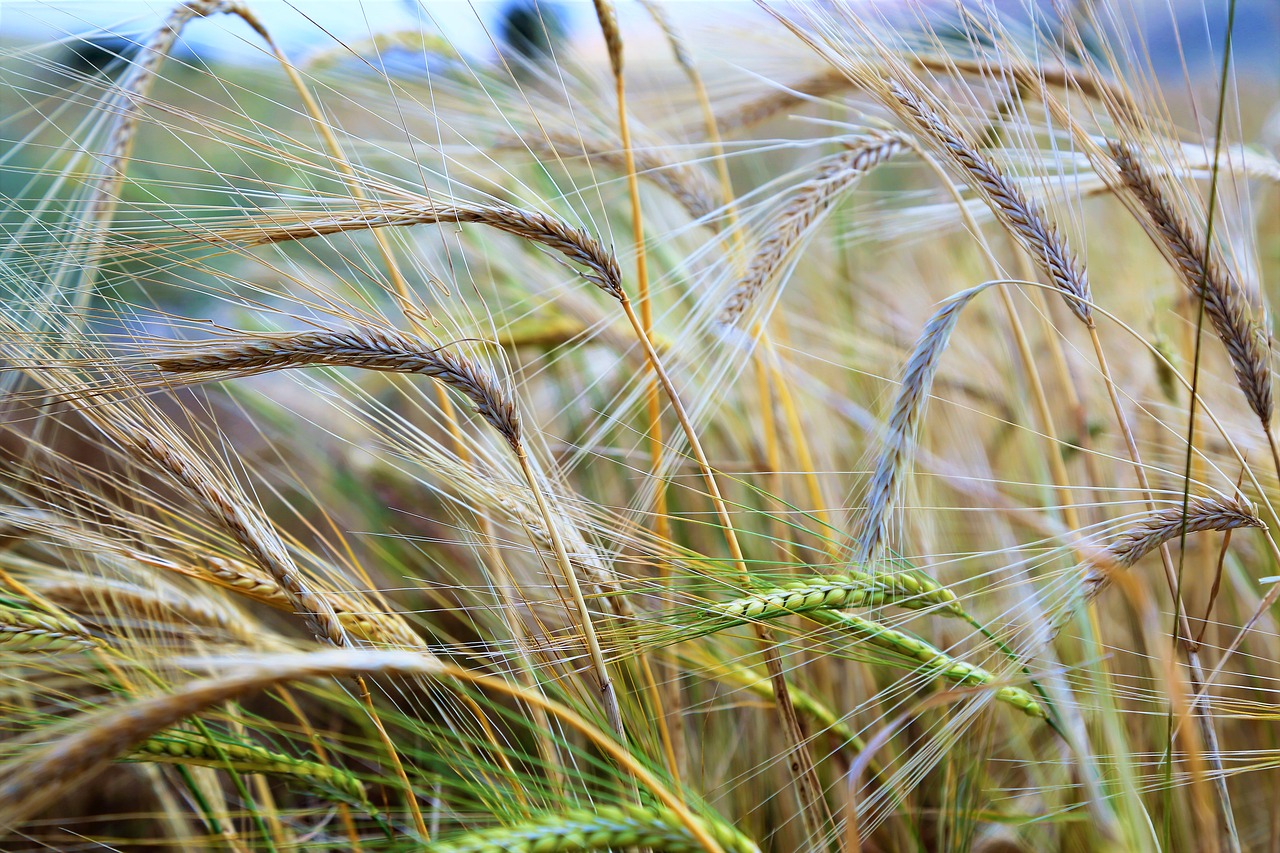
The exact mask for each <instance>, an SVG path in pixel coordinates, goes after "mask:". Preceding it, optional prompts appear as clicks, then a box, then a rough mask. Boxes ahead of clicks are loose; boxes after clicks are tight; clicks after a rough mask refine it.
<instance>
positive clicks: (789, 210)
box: [719, 133, 906, 326]
mask: <svg viewBox="0 0 1280 853" xmlns="http://www.w3.org/2000/svg"><path fill="white" fill-rule="evenodd" d="M846 145H847V147H848V150H846V151H844V152H842V153H840V154H837V155H835V156H833V157H831V158H829V159H828V160H826V161H824V162H823V164H822V166H821V167H820V168H819V169H818V173H817V174H816V175H814V176H813V177H812V178H810V179H809V180H807V181H805V182H804V183H803V184H801V185H800V186H799V187H797V188H796V190H795V193H794V194H793V195H792V197H791V200H790V201H789V202H787V205H786V207H784V208H783V210H782V212H781V213H780V214H779V215H778V218H777V219H776V220H774V221H772V222H770V224H769V233H768V236H767V237H765V238H764V240H762V241H761V242H760V245H759V247H758V248H757V249H756V251H755V254H753V255H752V256H751V260H750V261H749V262H748V263H747V270H746V272H745V273H743V275H742V277H741V278H740V279H738V281H737V282H736V283H735V284H734V285H733V287H732V288H731V289H730V291H729V296H728V298H727V299H726V300H725V304H724V307H723V308H722V309H721V311H720V318H719V319H720V322H721V323H723V324H724V325H726V326H730V325H733V324H734V323H736V322H737V321H738V319H739V318H741V317H742V315H743V314H744V313H746V311H747V309H749V308H750V307H751V305H752V304H753V303H754V302H755V301H756V299H757V298H758V297H759V295H760V293H761V292H762V291H763V290H764V289H765V288H766V287H767V286H768V285H769V283H770V282H771V281H772V280H773V279H774V278H775V277H776V276H777V275H778V272H779V270H780V269H781V268H782V266H783V264H784V263H785V262H786V260H787V259H788V258H789V257H790V256H791V255H792V254H793V253H794V252H795V251H796V247H797V245H798V244H799V242H800V240H801V239H802V238H803V237H804V236H805V234H806V233H808V232H809V229H810V227H811V226H812V225H813V224H814V222H815V221H816V220H817V219H818V218H819V217H820V216H822V214H823V213H825V212H826V211H827V210H829V209H830V207H831V205H832V204H834V203H835V200H836V199H837V198H838V197H839V196H840V194H841V193H843V192H844V191H845V190H848V189H849V188H850V187H851V186H853V184H854V183H855V182H856V181H857V180H858V179H859V178H861V177H862V176H863V175H865V174H866V173H867V172H869V171H870V170H872V169H874V168H875V167H876V166H878V165H879V164H881V163H883V162H884V161H886V160H888V159H889V158H891V157H893V156H894V155H895V154H897V153H898V152H900V151H901V150H902V149H903V148H904V147H906V141H905V139H904V138H903V137H902V136H901V135H899V134H893V133H872V134H868V135H867V136H865V137H862V138H861V139H858V140H854V141H851V142H848V143H846Z"/></svg>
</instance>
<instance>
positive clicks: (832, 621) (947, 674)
mask: <svg viewBox="0 0 1280 853" xmlns="http://www.w3.org/2000/svg"><path fill="white" fill-rule="evenodd" d="M812 615H813V618H815V619H817V620H818V621H820V622H825V623H826V624H828V625H831V626H832V627H835V628H840V629H842V630H844V631H847V632H849V633H851V634H854V635H855V636H857V637H859V638H860V639H862V640H865V641H867V642H869V643H872V644H873V645H876V646H879V647H880V648H882V649H885V650H886V651H890V652H893V653H894V654H897V655H900V656H902V657H906V658H910V659H912V660H915V661H918V662H919V663H921V664H922V665H923V666H922V669H923V671H924V672H927V673H929V674H931V675H934V676H937V677H941V678H945V679H947V680H948V681H951V682H954V683H956V684H959V685H962V686H980V685H984V684H991V683H993V682H995V681H996V677H995V676H994V675H992V674H991V673H990V672H988V671H987V670H985V669H983V668H982V667H980V666H975V665H974V664H971V663H966V662H965V661H962V660H959V659H957V658H954V657H952V656H951V655H949V654H947V653H946V652H944V651H942V650H941V649H939V648H937V647H936V646H934V645H932V644H930V643H927V642H925V641H924V640H921V639H920V638H919V637H913V636H911V635H910V634H908V633H906V632H905V631H899V630H897V629H896V628H889V627H886V626H884V625H880V624H878V623H876V622H873V621H872V620H870V619H864V618H862V617H861V616H854V615H852V614H849V613H836V612H832V611H824V610H819V611H814V612H813V614H812ZM995 697H996V699H997V700H999V701H1001V702H1004V703H1006V704H1009V705H1012V706H1013V707H1015V708H1017V709H1018V710H1020V711H1022V712H1023V713H1024V714H1027V715H1028V716H1031V717H1040V718H1045V716H1046V715H1045V711H1044V708H1043V707H1042V706H1041V705H1040V703H1039V702H1038V701H1036V699H1035V698H1034V697H1032V695H1031V694H1030V693H1028V692H1027V691H1025V690H1023V689H1021V688H1018V687H1002V688H1000V689H999V690H997V691H996V693H995Z"/></svg>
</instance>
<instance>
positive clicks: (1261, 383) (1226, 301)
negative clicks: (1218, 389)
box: [1107, 140, 1273, 430]
mask: <svg viewBox="0 0 1280 853" xmlns="http://www.w3.org/2000/svg"><path fill="white" fill-rule="evenodd" d="M1107 147H1108V149H1109V150H1110V152H1111V156H1112V158H1113V159H1114V160H1115V162H1116V165H1117V166H1118V167H1119V168H1120V174H1121V175H1122V176H1123V178H1124V183H1125V186H1126V187H1128V189H1129V191H1130V192H1132V193H1133V195H1134V197H1135V198H1137V199H1138V202H1139V203H1140V204H1141V205H1142V207H1143V209H1144V210H1145V211H1146V212H1147V216H1148V217H1149V218H1150V225H1154V231H1152V229H1151V228H1150V227H1148V228H1147V230H1148V232H1149V233H1151V236H1152V239H1153V240H1154V241H1155V243H1156V246H1157V247H1158V248H1159V249H1160V250H1161V252H1163V253H1164V254H1165V255H1166V256H1167V257H1168V258H1169V259H1170V260H1171V261H1172V262H1173V266H1174V268H1175V269H1176V270H1177V271H1178V274H1179V275H1180V276H1181V277H1182V281H1183V283H1184V284H1185V285H1186V286H1187V289H1188V290H1190V291H1191V294H1192V296H1194V297H1196V298H1197V299H1201V300H1203V301H1204V313H1205V316H1207V317H1208V318H1209V322H1210V323H1211V324H1213V328H1214V331H1216V332H1217V333H1218V338H1219V339H1221V341H1222V343H1223V345H1224V346H1225V347H1226V348H1227V357H1228V358H1229V359H1230V360H1231V366H1232V368H1233V369H1234V370H1235V374H1236V382H1237V383H1238V384H1239V386H1240V390H1241V391H1243V392H1244V396H1245V399H1246V400H1248V401H1249V408H1251V409H1253V413H1254V414H1255V415H1257V416H1258V418H1259V420H1261V421H1262V428H1263V429H1264V430H1268V429H1270V427H1271V413H1272V407H1273V403H1272V398H1271V348H1270V345H1269V342H1268V338H1267V331H1266V329H1265V328H1263V327H1262V324H1261V323H1259V322H1258V320H1257V319H1256V312H1255V311H1254V310H1253V306H1252V305H1250V304H1249V298H1248V296H1247V295H1246V294H1245V291H1244V288H1242V287H1241V286H1240V283H1239V281H1238V280H1237V279H1236V276H1235V273H1234V272H1233V271H1232V269H1231V267H1230V266H1229V265H1228V264H1226V263H1224V262H1223V259H1222V257H1221V256H1220V255H1219V253H1218V252H1217V251H1214V252H1212V253H1210V252H1209V251H1208V248H1207V246H1206V245H1205V240H1204V237H1203V236H1201V235H1200V234H1199V233H1198V232H1195V231H1193V230H1192V229H1191V226H1190V224H1189V223H1188V222H1187V220H1186V218H1185V217H1183V216H1182V215H1180V214H1179V213H1178V212H1177V211H1176V210H1175V209H1174V207H1173V205H1172V203H1171V202H1170V200H1169V197H1168V195H1167V194H1166V193H1165V192H1164V191H1163V190H1162V189H1161V188H1160V185H1159V184H1158V183H1157V182H1156V180H1155V178H1154V177H1153V176H1152V175H1151V173H1150V171H1149V170H1148V169H1147V168H1146V165H1145V164H1144V163H1143V161H1142V159H1141V157H1140V155H1139V154H1138V152H1137V150H1136V149H1135V148H1134V147H1133V146H1131V145H1128V144H1126V143H1123V142H1118V141H1115V140H1111V141H1109V142H1108V143H1107Z"/></svg>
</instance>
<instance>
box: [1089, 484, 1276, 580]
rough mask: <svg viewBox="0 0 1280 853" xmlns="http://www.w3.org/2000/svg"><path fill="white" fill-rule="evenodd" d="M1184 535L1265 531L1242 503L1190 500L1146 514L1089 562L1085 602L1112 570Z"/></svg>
mask: <svg viewBox="0 0 1280 853" xmlns="http://www.w3.org/2000/svg"><path fill="white" fill-rule="evenodd" d="M1184 519H1185V530H1186V532H1187V533H1201V532H1203V531H1206V530H1239V529H1241V528H1245V527H1265V526H1266V525H1265V524H1263V522H1262V519H1260V518H1258V515H1257V513H1256V512H1255V511H1254V509H1253V507H1252V506H1250V505H1249V504H1248V502H1246V501H1244V500H1228V499H1225V498H1206V497H1192V498H1190V499H1189V500H1188V501H1187V511H1186V514H1185V516H1184V514H1183V511H1182V507H1181V506H1176V507H1170V508H1168V509H1161V510H1156V511H1155V512H1152V513H1149V514H1147V515H1146V516H1145V517H1144V518H1143V519H1142V520H1141V521H1139V522H1138V523H1137V524H1135V525H1134V526H1132V527H1130V528H1129V529H1128V530H1126V531H1125V532H1124V533H1122V534H1120V535H1119V536H1118V537H1116V538H1115V539H1114V540H1112V541H1111V542H1110V543H1109V544H1108V545H1107V547H1106V548H1105V549H1104V551H1103V553H1102V555H1101V556H1100V558H1098V559H1095V560H1092V561H1090V563H1089V564H1088V566H1087V568H1086V570H1085V574H1084V578H1083V580H1082V581H1081V584H1082V587H1083V589H1084V598H1085V600H1086V601H1088V600H1091V599H1093V598H1096V597H1097V596H1098V594H1099V593H1101V592H1102V591H1103V590H1104V589H1106V587H1107V586H1108V585H1109V584H1110V583H1111V579H1112V577H1113V576H1114V572H1115V569H1116V568H1117V567H1118V568H1121V569H1127V568H1129V567H1130V566H1133V565H1134V564H1135V563H1137V562H1138V561H1139V560H1141V559H1142V558H1143V557H1144V556H1146V555H1147V554H1149V553H1150V552H1152V551H1154V550H1155V549H1156V548H1159V547H1160V546H1161V545H1163V544H1164V543H1166V542H1171V541H1173V540H1174V539H1177V538H1179V537H1180V536H1181V535H1182V533H1183V529H1184V527H1183V524H1184Z"/></svg>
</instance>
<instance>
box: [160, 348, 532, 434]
mask: <svg viewBox="0 0 1280 853" xmlns="http://www.w3.org/2000/svg"><path fill="white" fill-rule="evenodd" d="M246 338H247V339H245V340H240V341H237V342H236V343H232V344H218V343H202V344H193V345H191V349H192V350H194V351H193V352H189V351H185V350H184V351H183V352H181V353H179V352H174V353H172V354H165V353H150V354H148V355H147V356H145V360H146V361H147V362H149V363H151V364H154V365H155V367H156V369H158V370H159V371H161V372H162V373H166V374H172V373H180V374H197V375H199V376H200V378H208V379H226V378H230V377H234V376H249V375H252V374H255V373H262V372H265V371H270V370H283V369H288V368H293V367H309V366H314V365H326V366H333V367H361V368H364V369H366V370H383V371H389V372H394V373H416V374H421V375H423V376H430V377H431V378H432V379H436V380H438V381H440V382H442V383H444V384H445V385H447V386H448V387H450V388H452V389H453V390H455V391H457V392H458V393H460V394H462V395H463V396H465V397H466V398H467V399H468V400H470V401H471V403H472V404H473V405H474V406H475V410H476V413H477V414H479V415H480V416H481V417H482V418H484V419H485V420H486V421H488V422H489V423H490V424H491V425H492V426H493V427H494V429H496V430H497V431H498V433H499V434H500V435H502V436H503V437H504V438H506V440H507V441H508V442H509V443H510V444H511V446H512V447H519V445H520V419H519V416H518V415H517V414H516V407H515V402H514V401H513V400H512V399H511V397H510V395H509V394H507V393H506V392H505V391H504V390H503V389H502V388H501V386H499V384H498V381H497V379H495V378H494V376H493V375H492V374H491V373H489V372H488V371H487V370H485V369H484V368H482V367H480V366H479V365H477V364H476V363H474V362H472V361H471V360H470V359H467V358H465V357H463V356H460V355H458V354H456V353H453V352H451V351H450V350H448V349H447V348H446V347H443V346H437V347H432V346H428V345H427V344H426V343H425V342H423V341H420V340H418V339H415V338H413V337H411V336H409V335H407V334H404V333H402V332H398V331H393V330H389V329H375V328H371V327H361V328H352V329H346V330H343V331H318V332H299V333H295V334H286V335H263V336H258V337H250V336H246Z"/></svg>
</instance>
